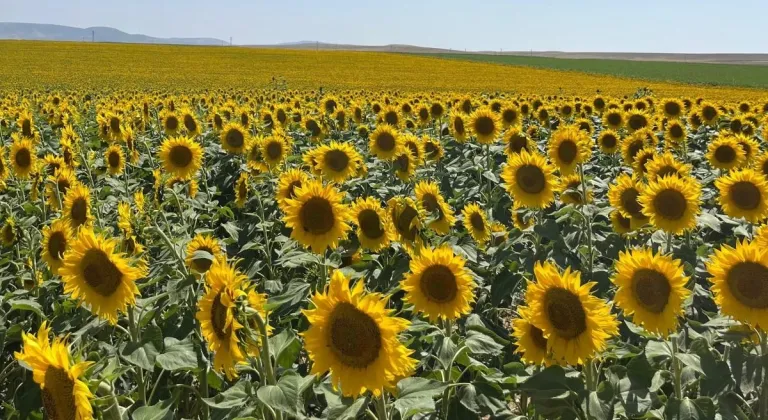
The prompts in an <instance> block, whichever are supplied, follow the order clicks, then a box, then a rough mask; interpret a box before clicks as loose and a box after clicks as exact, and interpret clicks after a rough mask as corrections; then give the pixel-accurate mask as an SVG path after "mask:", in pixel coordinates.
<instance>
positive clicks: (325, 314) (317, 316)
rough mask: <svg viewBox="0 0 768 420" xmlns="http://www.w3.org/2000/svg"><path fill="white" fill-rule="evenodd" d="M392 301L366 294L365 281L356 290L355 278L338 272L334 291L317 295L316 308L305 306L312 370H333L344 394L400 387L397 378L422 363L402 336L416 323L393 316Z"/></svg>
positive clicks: (334, 380) (332, 283)
mask: <svg viewBox="0 0 768 420" xmlns="http://www.w3.org/2000/svg"><path fill="white" fill-rule="evenodd" d="M388 300H389V299H388V298H387V297H384V296H382V295H380V294H378V293H365V291H364V290H363V282H362V281H358V282H357V283H356V284H355V286H354V287H353V288H352V289H350V287H349V279H348V278H346V277H345V276H344V274H343V273H342V272H341V271H335V272H334V273H333V275H332V276H331V281H330V285H329V287H328V290H327V291H323V292H317V293H315V295H314V296H313V297H312V303H313V307H314V308H315V309H309V310H304V315H305V316H306V317H307V320H308V321H309V323H310V327H309V329H308V330H307V331H306V332H304V333H303V334H302V335H303V336H304V341H305V345H306V349H307V353H309V357H310V359H311V360H312V362H313V364H312V373H316V374H322V373H325V372H326V371H329V370H330V372H331V382H332V383H333V385H334V387H336V388H337V389H339V391H340V392H341V393H342V395H345V396H351V397H357V396H359V395H361V394H363V393H365V392H366V391H371V392H373V393H374V394H375V395H379V394H380V393H381V390H382V389H384V388H385V387H390V386H394V381H395V380H396V378H401V377H408V376H410V375H411V373H412V371H413V369H414V368H415V366H416V361H415V360H414V359H412V358H411V357H410V355H411V353H412V351H411V350H409V349H408V348H407V347H405V346H404V345H403V344H402V343H400V341H399V339H398V334H400V333H401V332H403V331H404V330H405V329H406V328H407V327H408V326H409V325H410V323H409V322H408V321H407V320H405V319H402V318H397V317H394V316H392V315H391V311H390V310H389V309H387V302H388Z"/></svg>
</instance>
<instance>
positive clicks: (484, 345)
mask: <svg viewBox="0 0 768 420" xmlns="http://www.w3.org/2000/svg"><path fill="white" fill-rule="evenodd" d="M464 344H465V345H466V346H467V348H469V350H470V351H471V352H472V353H473V354H491V355H497V354H500V353H501V349H503V348H504V346H503V345H501V344H499V343H497V342H496V341H494V339H493V338H492V337H490V336H489V335H486V334H485V333H482V332H479V331H474V330H470V331H469V336H468V337H467V340H466V341H465V342H464Z"/></svg>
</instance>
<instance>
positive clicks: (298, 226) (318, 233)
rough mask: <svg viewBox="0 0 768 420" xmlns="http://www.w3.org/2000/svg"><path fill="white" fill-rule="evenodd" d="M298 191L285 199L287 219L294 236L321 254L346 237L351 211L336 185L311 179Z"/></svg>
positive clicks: (286, 222) (286, 221)
mask: <svg viewBox="0 0 768 420" xmlns="http://www.w3.org/2000/svg"><path fill="white" fill-rule="evenodd" d="M294 193H295V195H296V197H295V198H292V199H290V198H289V199H286V200H285V203H286V204H285V217H284V220H285V224H286V226H287V227H289V228H291V229H292V231H291V238H293V239H294V240H296V241H298V242H299V243H300V244H302V245H304V246H305V247H308V248H311V250H312V252H315V253H318V254H320V253H324V252H325V250H326V248H328V247H331V248H335V247H336V246H337V245H338V243H339V241H340V240H342V239H344V238H346V236H347V233H348V232H349V229H350V226H349V224H348V223H347V221H348V219H349V210H348V208H347V206H346V205H345V204H343V203H342V195H341V194H340V193H339V192H338V191H337V190H336V189H335V188H334V187H333V186H331V185H325V186H324V185H323V184H322V183H321V182H319V181H307V182H305V183H303V184H302V185H301V186H300V187H298V188H296V190H295V192H294Z"/></svg>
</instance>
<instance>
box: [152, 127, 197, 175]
mask: <svg viewBox="0 0 768 420" xmlns="http://www.w3.org/2000/svg"><path fill="white" fill-rule="evenodd" d="M159 157H160V161H161V162H162V163H163V167H164V168H165V170H166V172H168V173H169V174H172V175H173V176H176V177H179V178H182V179H189V178H192V177H193V176H194V175H195V174H196V173H197V171H198V170H199V169H200V166H202V162H203V149H202V147H200V145H199V144H197V142H195V141H194V140H192V139H191V138H189V137H173V138H169V139H166V140H164V141H163V144H162V145H161V146H160V152H159Z"/></svg>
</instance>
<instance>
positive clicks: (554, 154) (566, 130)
mask: <svg viewBox="0 0 768 420" xmlns="http://www.w3.org/2000/svg"><path fill="white" fill-rule="evenodd" d="M591 156H592V139H591V138H590V137H589V136H588V135H587V134H586V133H584V132H583V131H581V130H579V128H578V127H577V126H573V125H568V126H564V127H560V128H558V129H557V130H556V131H555V132H554V133H553V134H552V138H551V139H550V143H549V159H550V160H551V161H552V162H554V163H555V165H557V167H558V168H559V169H560V174H561V175H570V174H572V173H574V171H575V170H576V166H577V165H578V164H580V163H584V162H587V161H588V160H589V159H590V157H591Z"/></svg>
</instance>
